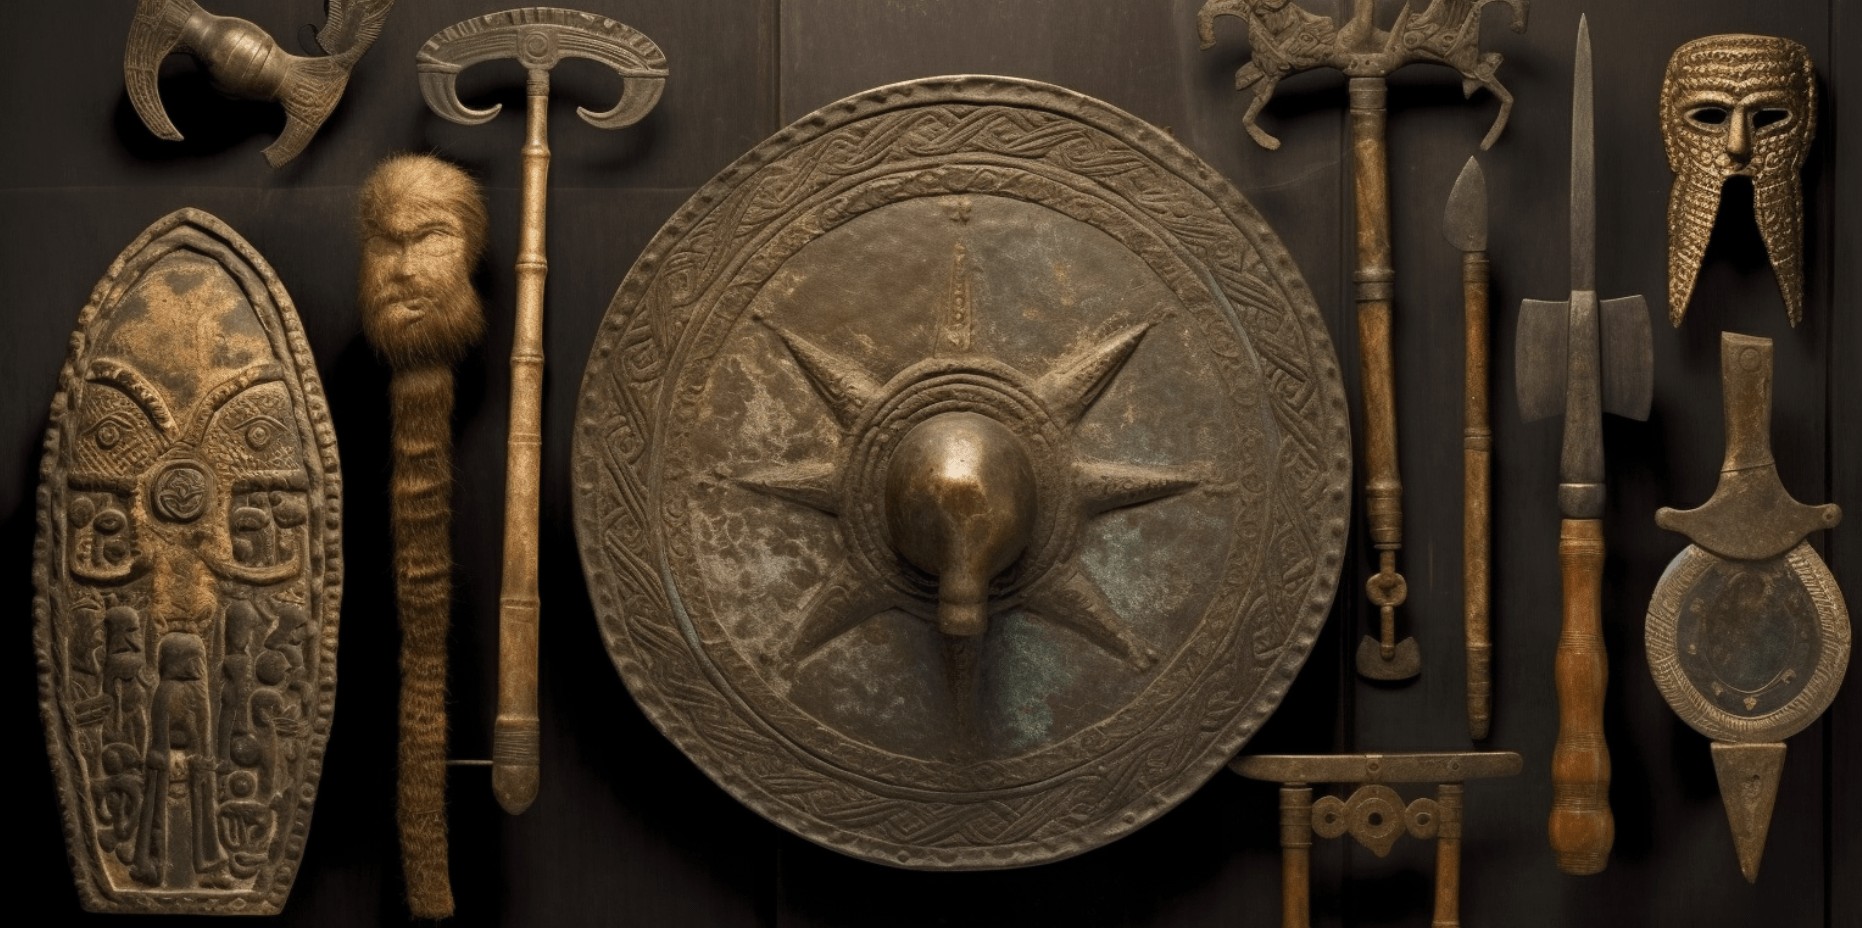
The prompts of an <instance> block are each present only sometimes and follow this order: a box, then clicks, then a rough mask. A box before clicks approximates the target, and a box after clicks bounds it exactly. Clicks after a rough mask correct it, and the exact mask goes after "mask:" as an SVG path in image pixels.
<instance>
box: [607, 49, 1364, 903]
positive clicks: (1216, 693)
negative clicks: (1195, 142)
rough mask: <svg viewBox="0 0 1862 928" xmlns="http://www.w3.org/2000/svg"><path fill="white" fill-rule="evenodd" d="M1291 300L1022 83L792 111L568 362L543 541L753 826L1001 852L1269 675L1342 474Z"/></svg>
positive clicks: (1148, 809) (1110, 127)
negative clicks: (552, 509)
mask: <svg viewBox="0 0 1862 928" xmlns="http://www.w3.org/2000/svg"><path fill="white" fill-rule="evenodd" d="M1345 425H1346V422H1345V415H1344V405H1343V397H1342V392H1341V389H1340V384H1339V380H1338V373H1337V365H1336V361H1335V359H1334V356H1333V354H1332V349H1331V345H1330V343H1329V341H1328V340H1327V337H1326V334H1325V330H1324V326H1323V325H1322V323H1321V322H1320V320H1319V317H1318V314H1317V312H1316V310H1315V309H1314V307H1313V305H1312V301H1311V298H1310V296H1309V295H1308V293H1307V291H1306V289H1305V287H1304V285H1303V284H1302V283H1301V282H1300V281H1299V278H1298V276H1297V274H1296V273H1295V272H1294V271H1293V268H1292V265H1291V263H1290V262H1289V260H1288V259H1287V257H1286V254H1285V253H1284V251H1282V250H1281V248H1280V246H1279V245H1278V244H1277V243H1276V242H1275V241H1274V239H1273V237H1272V234H1271V232H1269V230H1268V229H1267V227H1266V226H1265V224H1263V223H1262V222H1261V220H1260V219H1259V217H1258V216H1256V215H1255V214H1254V212H1253V211H1252V210H1251V209H1250V208H1249V207H1248V206H1247V204H1246V203H1244V202H1243V201H1242V200H1241V198H1240V196H1239V195H1238V194H1236V193H1235V192H1234V190H1233V189H1232V188H1230V187H1228V185H1227V184H1225V183H1224V182H1222V181H1221V180H1220V179H1219V178H1218V177H1216V176H1215V174H1214V173H1213V172H1212V171H1210V170H1209V169H1208V168H1207V167H1205V166H1203V165H1202V164H1201V163H1200V162H1198V161H1196V160H1195V159H1194V157H1193V156H1191V155H1189V154H1188V153H1187V152H1186V151H1184V150H1183V149H1182V148H1180V147H1178V146H1176V145H1175V143H1173V142H1170V141H1169V140H1168V139H1167V138H1166V137H1165V136H1164V135H1163V134H1161V133H1160V132H1158V131H1157V130H1155V129H1152V128H1150V127H1148V126H1145V125H1144V124H1143V123H1140V122H1138V121H1137V120H1135V119H1133V118H1132V117H1130V116H1127V115H1125V114H1124V113H1121V112H1119V111H1117V110H1114V109H1112V108H1111V107H1108V106H1106V105H1105V104H1102V103H1099V102H1097V101H1094V100H1091V99H1089V98H1086V97H1082V96H1079V95H1077V94H1074V93H1071V92H1068V91H1065V90H1061V89H1059V88H1056V87H1051V86H1047V85H1041V84H1033V83H1025V82H1019V81H1010V80H1003V79H995V78H948V79H937V80H927V81H918V82H912V83H908V84H900V85H894V86H892V87H888V88H882V89H880V90H876V91H873V92H870V93H867V94H863V95H860V96H857V97H854V98H851V99H849V100H845V101H842V102H840V103H837V104H835V105H833V106H830V107H828V108H826V109H824V110H822V111H821V112H820V113H817V114H815V115H814V116H812V117H810V118H809V119H806V120H804V121H803V122H801V123H798V124H797V126H796V127H792V128H791V129H789V130H787V131H785V132H784V133H782V134H779V135H778V136H777V137H775V138H774V139H772V140H771V141H769V142H767V143H765V144H764V145H763V146H761V147H759V148H758V149H756V150H755V151H753V152H752V153H751V154H749V155H747V156H746V157H745V158H744V159H742V160H741V161H739V162H738V164H737V165H736V166H734V167H733V168H731V169H729V170H727V171H726V172H725V173H724V174H722V175H720V177H719V178H718V179H717V180H715V181H713V182H712V184H711V185H709V186H708V187H706V188H705V189H704V190H701V191H700V192H699V193H698V194H697V195H696V196H695V197H694V198H693V199H692V201H691V202H689V203H688V204H687V206H686V207H685V209H684V210H682V211H681V212H680V213H679V214H678V215H677V216H675V217H674V218H673V219H672V220H671V221H670V222H668V224H667V225H666V227H665V228H664V229H662V230H661V232H660V235H659V237H658V238H657V239H655V241H654V243H653V244H652V246H651V247H649V249H648V250H647V252H646V254H645V255H644V256H643V257H642V258H641V260H640V262H639V263H638V264H637V265H635V267H634V270H633V272H632V273H630V274H629V276H628V278H627V280H626V281H625V282H624V283H623V284H622V287H621V291H620V293H619V294H618V295H617V297H616V299H615V302H614V304H613V306H612V307H611V308H610V310H609V314H608V316H607V319H606V320H605V322H604V324H603V327H602V329H601V332H600V334H599V336H598V338H597V340H596V344H595V347H594V350H593V352H592V354H591V357H590V361H589V365H588V369H587V374H586V375H585V380H584V391H583V397H582V400H581V403H580V406H579V408H578V414H577V430H576V436H575V451H574V470H575V479H576V486H577V498H576V511H577V512H576V517H577V529H578V536H579V539H580V542H581V548H582V554H583V561H584V565H585V567H586V569H587V571H588V575H589V579H590V584H591V586H592V587H593V591H594V595H595V601H596V608H597V612H598V613H599V615H600V617H601V620H602V623H603V628H604V633H605V636H606V640H607V641H608V644H609V647H610V650H611V651H612V653H613V656H614V659H615V662H616V664H617V666H618V667H619V668H620V670H621V673H622V675H623V677H625V678H626V680H627V682H628V684H629V686H630V687H631V688H632V690H633V692H634V694H635V695H636V697H637V698H638V699H639V700H640V702H641V704H642V705H643V707H645V709H646V710H647V713H648V715H649V716H650V717H652V718H653V719H654V721H655V722H656V723H657V724H658V725H659V726H660V727H661V729H662V730H664V731H665V732H666V733H667V734H668V736H670V737H671V738H672V739H673V740H674V741H675V742H677V743H678V744H679V745H680V747H681V748H683V749H685V750H686V752H687V753H688V754H690V755H691V756H692V757H693V759H694V760H695V761H697V762H698V763H699V765H700V766H701V767H703V768H704V769H705V770H706V771H707V772H708V773H709V774H710V775H711V776H712V777H714V778H715V779H717V780H718V781H719V782H720V783H722V784H724V785H725V787H726V788H727V789H729V790H731V791H732V792H733V793H734V794H735V795H737V796H738V797H739V798H740V799H742V800H743V801H744V802H745V803H747V804H749V805H750V806H751V807H752V808H754V809H756V810H757V811H759V812H761V813H762V814H764V815H766V816H768V817H769V818H771V819H772V820H774V821H776V822H777V823H778V824H781V825H783V826H784V827H787V828H789V829H791V830H793V831H795V832H797V833H798V834H801V835H803V836H804V837H808V838H810V839H813V840H815V841H818V842H821V843H823V844H825V845H827V846H829V847H833V848H835V849H837V850H841V851H844V852H847V853H850V854H854V855H856V856H860V857H864V858H867V859H871V860H876V861H880V862H884V863H889V864H893V865H898V866H907V867H919V868H946V869H974V868H983V867H1005V866H1019V865H1026V864H1030V863H1038V862H1041V861H1045V860H1052V859H1055V858H1059V857H1065V856H1068V855H1071V854H1075V853H1078V852H1080V851H1083V850H1086V849H1088V848H1091V847H1094V846H1097V845H1099V844H1102V843H1104V842H1106V841H1110V840H1112V839H1113V838H1116V837H1118V836H1119V835H1122V834H1124V833H1126V832H1128V831H1130V830H1132V829H1134V828H1136V827H1138V826H1139V825H1141V824H1143V823H1144V822H1147V821H1149V820H1151V819H1153V818H1155V817H1156V816H1157V815H1159V814H1161V813H1162V812H1163V811H1164V810H1165V809H1167V808H1169V807H1170V806H1171V805H1172V804H1173V803H1175V802H1176V801H1177V800H1179V799H1181V798H1182V797H1183V796H1185V795H1187V794H1188V793H1189V792H1190V791H1191V790H1193V789H1194V788H1195V787H1196V786H1197V785H1198V784H1200V783H1201V782H1202V781H1203V780H1204V779H1206V778H1207V777H1208V776H1209V775H1210V774H1212V773H1213V772H1214V771H1215V770H1217V769H1218V768H1219V767H1220V766H1221V764H1222V763H1224V762H1225V761H1226V760H1227V759H1228V758H1229V757H1230V756H1232V755H1233V753H1234V751H1235V750H1236V749H1237V748H1239V747H1240V745H1241V743H1242V742H1243V741H1245V740H1246V738H1247V737H1248V735H1249V734H1251V733H1252V732H1253V731H1254V730H1255V728H1256V727H1258V725H1259V724H1260V722H1261V721H1262V720H1263V719H1264V718H1265V716H1266V715H1267V713H1268V712H1270V711H1271V710H1272V708H1273V706H1274V704H1275V703H1277V702H1278V700H1279V698H1280V695H1281V694H1282V693H1283V692H1284V691H1285V687H1286V684H1287V682H1288V681H1289V680H1290V678H1291V676H1292V674H1293V672H1294V671H1295V670H1296V669H1297V668H1298V667H1299V665H1300V663H1301V662H1302V661H1303V660H1304V659H1305V656H1306V652H1307V650H1308V649H1309V648H1310V647H1311V643H1312V640H1313V636H1314V634H1315V633H1316V632H1317V629H1318V626H1319V624H1320V623H1321V622H1322V621H1323V618H1324V614H1325V611H1326V608H1327V607H1328V605H1329V603H1330V601H1331V597H1332V591H1333V583H1334V581H1335V579H1336V576H1337V570H1338V566H1339V562H1340V557H1341V551H1342V543H1343V537H1344V517H1345V513H1346V510H1347V505H1348V504H1347V498H1346V494H1345V488H1346V483H1347V481H1348V478H1349V464H1348V460H1347V441H1346V434H1345Z"/></svg>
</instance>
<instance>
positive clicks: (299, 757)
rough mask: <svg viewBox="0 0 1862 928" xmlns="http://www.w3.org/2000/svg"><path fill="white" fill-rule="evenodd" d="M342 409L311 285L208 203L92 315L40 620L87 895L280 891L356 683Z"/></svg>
mask: <svg viewBox="0 0 1862 928" xmlns="http://www.w3.org/2000/svg"><path fill="white" fill-rule="evenodd" d="M341 485H342V484H341V476H340V473H339V471H338V468H337V460H336V435H335V432H334V430H333V429H332V428H331V426H330V413H329V408H328V406H327V404H326V403H325V401H324V397H323V387H322V385H321V384H320V383H319V382H318V380H317V368H316V365H315V362H314V361H313V360H312V359H311V356H310V348H309V346H308V344H307V343H306V342H305V340H304V333H303V330H302V328H301V327H300V326H299V324H298V320H297V314H296V310H294V309H293V308H292V304H291V298H290V296H289V295H288V294H286V293H285V291H284V287H283V286H281V285H280V284H279V282H278V278H277V276H276V275H275V274H273V273H272V270H271V268H269V267H267V266H266V264H265V261H264V259H263V258H261V257H260V256H259V254H258V252H257V251H255V250H253V248H252V246H251V245H249V244H247V243H246V242H245V240H244V239H241V238H240V237H239V236H238V235H237V234H236V233H234V232H233V230H231V229H229V228H227V226H226V225H225V224H224V223H222V222H220V221H219V220H218V219H215V218H214V217H212V216H210V215H208V214H206V213H203V212H200V211H198V210H191V209H184V210H180V211H178V212H175V213H172V214H170V215H169V216H167V217H165V218H163V219H161V220H160V221H158V222H156V223H155V224H154V225H153V226H150V227H149V229H148V231H146V232H144V233H143V234H142V236H141V237H140V238H138V239H136V241H135V242H134V243H132V244H131V245H130V246H129V248H128V249H127V250H125V251H124V252H123V254H122V255H121V256H120V257H118V258H117V259H116V263H114V264H112V265H111V266H110V271H109V273H108V274H106V275H105V276H104V278H103V280H102V281H100V282H99V283H98V284H97V287H96V289H95V290H93V291H92V293H91V299H90V303H89V304H88V305H86V306H85V307H84V311H83V313H82V314H81V315H80V316H79V317H78V327H77V332H76V333H75V334H74V335H73V336H72V339H71V350H70V356H69V357H68V358H67V359H66V362H65V366H64V369H63V371H62V372H61V373H60V375H59V384H58V393H57V395H56V396H55V397H54V398H53V400H52V413H51V424H50V426H49V428H48V429H47V430H46V436H45V457H44V461H43V463H42V464H41V467H40V483H39V534H38V542H37V544H36V546H35V548H34V562H33V580H34V583H35V585H36V587H37V594H38V595H37V597H36V598H35V599H34V601H33V613H34V625H33V644H34V647H35V649H36V651H37V653H38V661H39V696H40V707H41V711H42V713H43V715H44V719H45V740H46V747H47V750H48V751H49V752H50V753H51V761H52V768H53V772H54V774H55V776H56V779H57V781H58V790H59V802H60V805H61V807H62V810H63V815H64V822H65V839H66V842H67V848H68V850H69V852H70V856H71V862H72V869H73V871H74V875H75V877H76V880H77V887H78V896H79V898H80V900H81V901H82V902H83V905H84V907H85V908H86V909H89V910H91V911H97V912H144V913H193V914H214V915H233V914H249V915H264V914H272V913H276V912H278V911H279V910H280V909H281V908H282V907H283V906H284V901H285V897H286V895H288V894H289V892H290V890H291V881H292V879H293V878H294V877H295V876H296V875H297V865H298V861H299V860H300V859H301V858H302V856H303V852H304V838H305V835H306V833H307V832H308V830H309V828H310V810H311V802H312V800H313V799H314V798H315V797H316V793H317V779H318V777H319V775H320V774H321V773H322V766H323V749H324V743H325V741H326V740H327V739H328V737H329V730H330V715H331V709H332V705H333V702H334V698H335V693H336V626H337V607H338V602H339V599H340V594H341V591H342V564H341V537H340V527H341V526H340V517H341V511H342V510H341Z"/></svg>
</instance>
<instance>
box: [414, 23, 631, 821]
mask: <svg viewBox="0 0 1862 928" xmlns="http://www.w3.org/2000/svg"><path fill="white" fill-rule="evenodd" d="M568 57H575V58H588V59H591V60H594V61H598V62H600V63H602V64H605V65H607V66H609V67H611V68H613V69H614V70H615V71H616V72H617V73H619V74H620V76H621V80H622V90H621V99H620V102H618V103H616V104H615V105H614V108H612V109H610V110H607V111H605V112H594V111H591V110H589V109H586V108H582V109H578V110H577V112H578V113H579V114H580V115H581V117H582V119H583V121H585V122H587V123H588V124H589V125H591V126H594V127H596V128H598V129H619V128H622V127H624V126H630V125H633V124H634V123H636V122H638V121H640V119H641V118H642V117H644V116H645V115H646V114H647V113H648V112H649V111H650V110H652V109H653V106H654V104H656V103H658V102H659V97H660V93H661V91H663V90H664V89H665V86H666V73H667V72H666V56H665V54H664V53H662V52H661V51H660V50H659V46H657V45H655V44H653V40H651V39H649V38H647V37H646V36H645V35H643V34H641V33H640V32H639V31H638V30H636V29H633V28H631V27H629V26H624V25H622V24H620V23H617V22H615V21H614V20H611V19H607V18H605V17H601V16H596V15H594V14H592V13H583V12H579V11H576V10H562V9H554V8H548V7H537V8H531V9H520V10H506V11H504V12H502V13H490V14H487V15H485V16H479V17H476V18H473V19H468V20H466V21H464V22H461V23H459V24H457V25H454V26H451V27H448V28H446V29H444V30H441V31H440V32H439V33H438V34H436V35H434V37H433V38H431V39H428V40H427V44H425V45H423V46H421V48H420V53H419V55H418V56H417V57H416V59H415V61H416V65H417V67H418V68H419V71H420V92H421V94H422V95H423V96H425V97H426V100H427V105H428V106H430V107H432V108H433V111H434V112H436V113H438V114H440V115H441V116H443V117H445V118H447V119H450V120H452V121H453V122H456V123H462V124H464V125H468V126H475V125H479V124H482V123H485V122H489V121H491V120H492V119H493V118H494V117H496V116H497V115H498V111H499V110H500V109H502V107H501V106H489V107H486V108H485V109H472V108H470V107H468V106H466V105H465V104H464V103H461V102H460V100H459V95H458V87H457V79H458V76H459V72H461V71H464V70H465V69H466V68H468V67H471V66H472V65H474V64H478V63H479V62H482V61H492V60H494V59H499V58H514V59H516V60H517V62H518V63H519V64H521V65H523V66H524V69H525V70H526V71H527V72H528V73H529V79H528V81H527V83H526V89H527V95H528V98H529V111H528V119H527V122H526V127H527V129H526V134H525V138H524V150H523V153H524V190H523V214H522V215H523V225H522V227H521V230H520V232H519V235H518V243H517V321H516V325H515V331H514V334H513V335H512V338H511V424H510V434H509V438H508V439H507V442H508V445H507V452H506V458H505V484H504V577H503V588H502V590H501V592H500V595H499V598H498V718H497V721H496V723H495V726H494V728H493V730H492V748H491V767H492V770H491V783H492V790H493V791H494V792H495V793H496V794H497V796H498V804H499V805H501V806H503V807H504V810H505V811H506V812H509V813H511V814H513V815H515V814H517V813H520V812H522V811H524V810H525V809H527V808H529V807H530V803H531V802H532V801H534V800H535V799H536V796H537V783H538V762H539V759H540V754H539V750H540V747H541V745H540V743H539V742H540V725H539V722H538V719H537V613H538V598H537V549H538V541H537V536H538V524H537V523H538V514H537V506H538V498H539V494H540V491H541V488H542V483H543V461H542V458H543V282H544V278H545V276H546V275H547V274H548V271H549V263H548V259H547V257H546V254H547V253H546V252H545V250H544V228H545V210H546V209H547V207H548V205H549V201H548V194H549V171H550V148H549V96H550V71H551V69H553V68H555V67H556V64H557V62H559V61H561V60H562V59H564V58H568Z"/></svg>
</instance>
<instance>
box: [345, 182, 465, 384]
mask: <svg viewBox="0 0 1862 928" xmlns="http://www.w3.org/2000/svg"><path fill="white" fill-rule="evenodd" d="M360 213H361V225H362V229H361V232H362V274H361V281H360V285H361V305H362V327H363V330H364V331H365V332H366V333H367V335H368V338H369V341H370V342H372V343H373V344H374V345H375V346H376V348H377V349H379V350H380V351H381V353H382V355H383V356H384V357H385V358H387V360H388V363H389V364H390V365H392V366H393V367H395V368H396V369H405V368H409V367H426V366H433V365H450V364H452V363H454V362H456V361H458V360H459V358H460V357H461V356H463V355H464V354H465V352H466V350H467V349H468V348H470V347H471V346H472V345H473V344H475V343H477V341H478V340H479V338H480V337H481V336H482V335H483V334H484V331H485V313H484V310H483V308H482V307H481V305H480V303H479V297H478V293H477V292H476V291H475V290H473V289H472V268H473V267H474V266H476V265H477V264H478V260H479V256H480V255H481V254H482V253H483V252H484V250H485V227H486V217H485V206H484V200H483V199H482V198H481V196H480V195H479V192H478V185H477V184H476V183H475V182H473V180H472V178H471V177H469V176H467V175H466V173H465V172H464V171H461V170H460V169H458V168H456V167H454V166H452V165H450V164H447V163H446V162H444V161H440V160H439V159H437V158H432V157H429V156H426V155H403V156H399V157H395V158H390V159H389V160H387V161H385V162H383V163H382V165H381V167H379V168H377V169H376V170H375V173H374V174H372V175H370V176H369V179H368V182H367V183H366V184H364V186H363V188H362V195H361V209H360Z"/></svg>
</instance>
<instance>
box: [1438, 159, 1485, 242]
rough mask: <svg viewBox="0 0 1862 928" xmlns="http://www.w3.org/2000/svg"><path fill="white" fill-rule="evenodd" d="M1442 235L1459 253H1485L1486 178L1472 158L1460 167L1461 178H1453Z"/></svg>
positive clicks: (1443, 215)
mask: <svg viewBox="0 0 1862 928" xmlns="http://www.w3.org/2000/svg"><path fill="white" fill-rule="evenodd" d="M1442 234H1443V235H1445V236H1447V237H1448V243H1449V244H1451V245H1453V246H1455V248H1457V249H1459V250H1461V251H1464V252H1477V251H1486V250H1487V175H1486V174H1484V173H1482V172H1481V163H1480V162H1479V161H1477V160H1475V159H1474V157H1473V156H1471V155H1470V156H1469V157H1468V163H1467V164H1465V165H1462V167H1461V176H1459V177H1456V178H1455V187H1454V189H1453V190H1450V191H1449V192H1448V207H1447V209H1446V210H1444V211H1443V213H1442Z"/></svg>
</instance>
